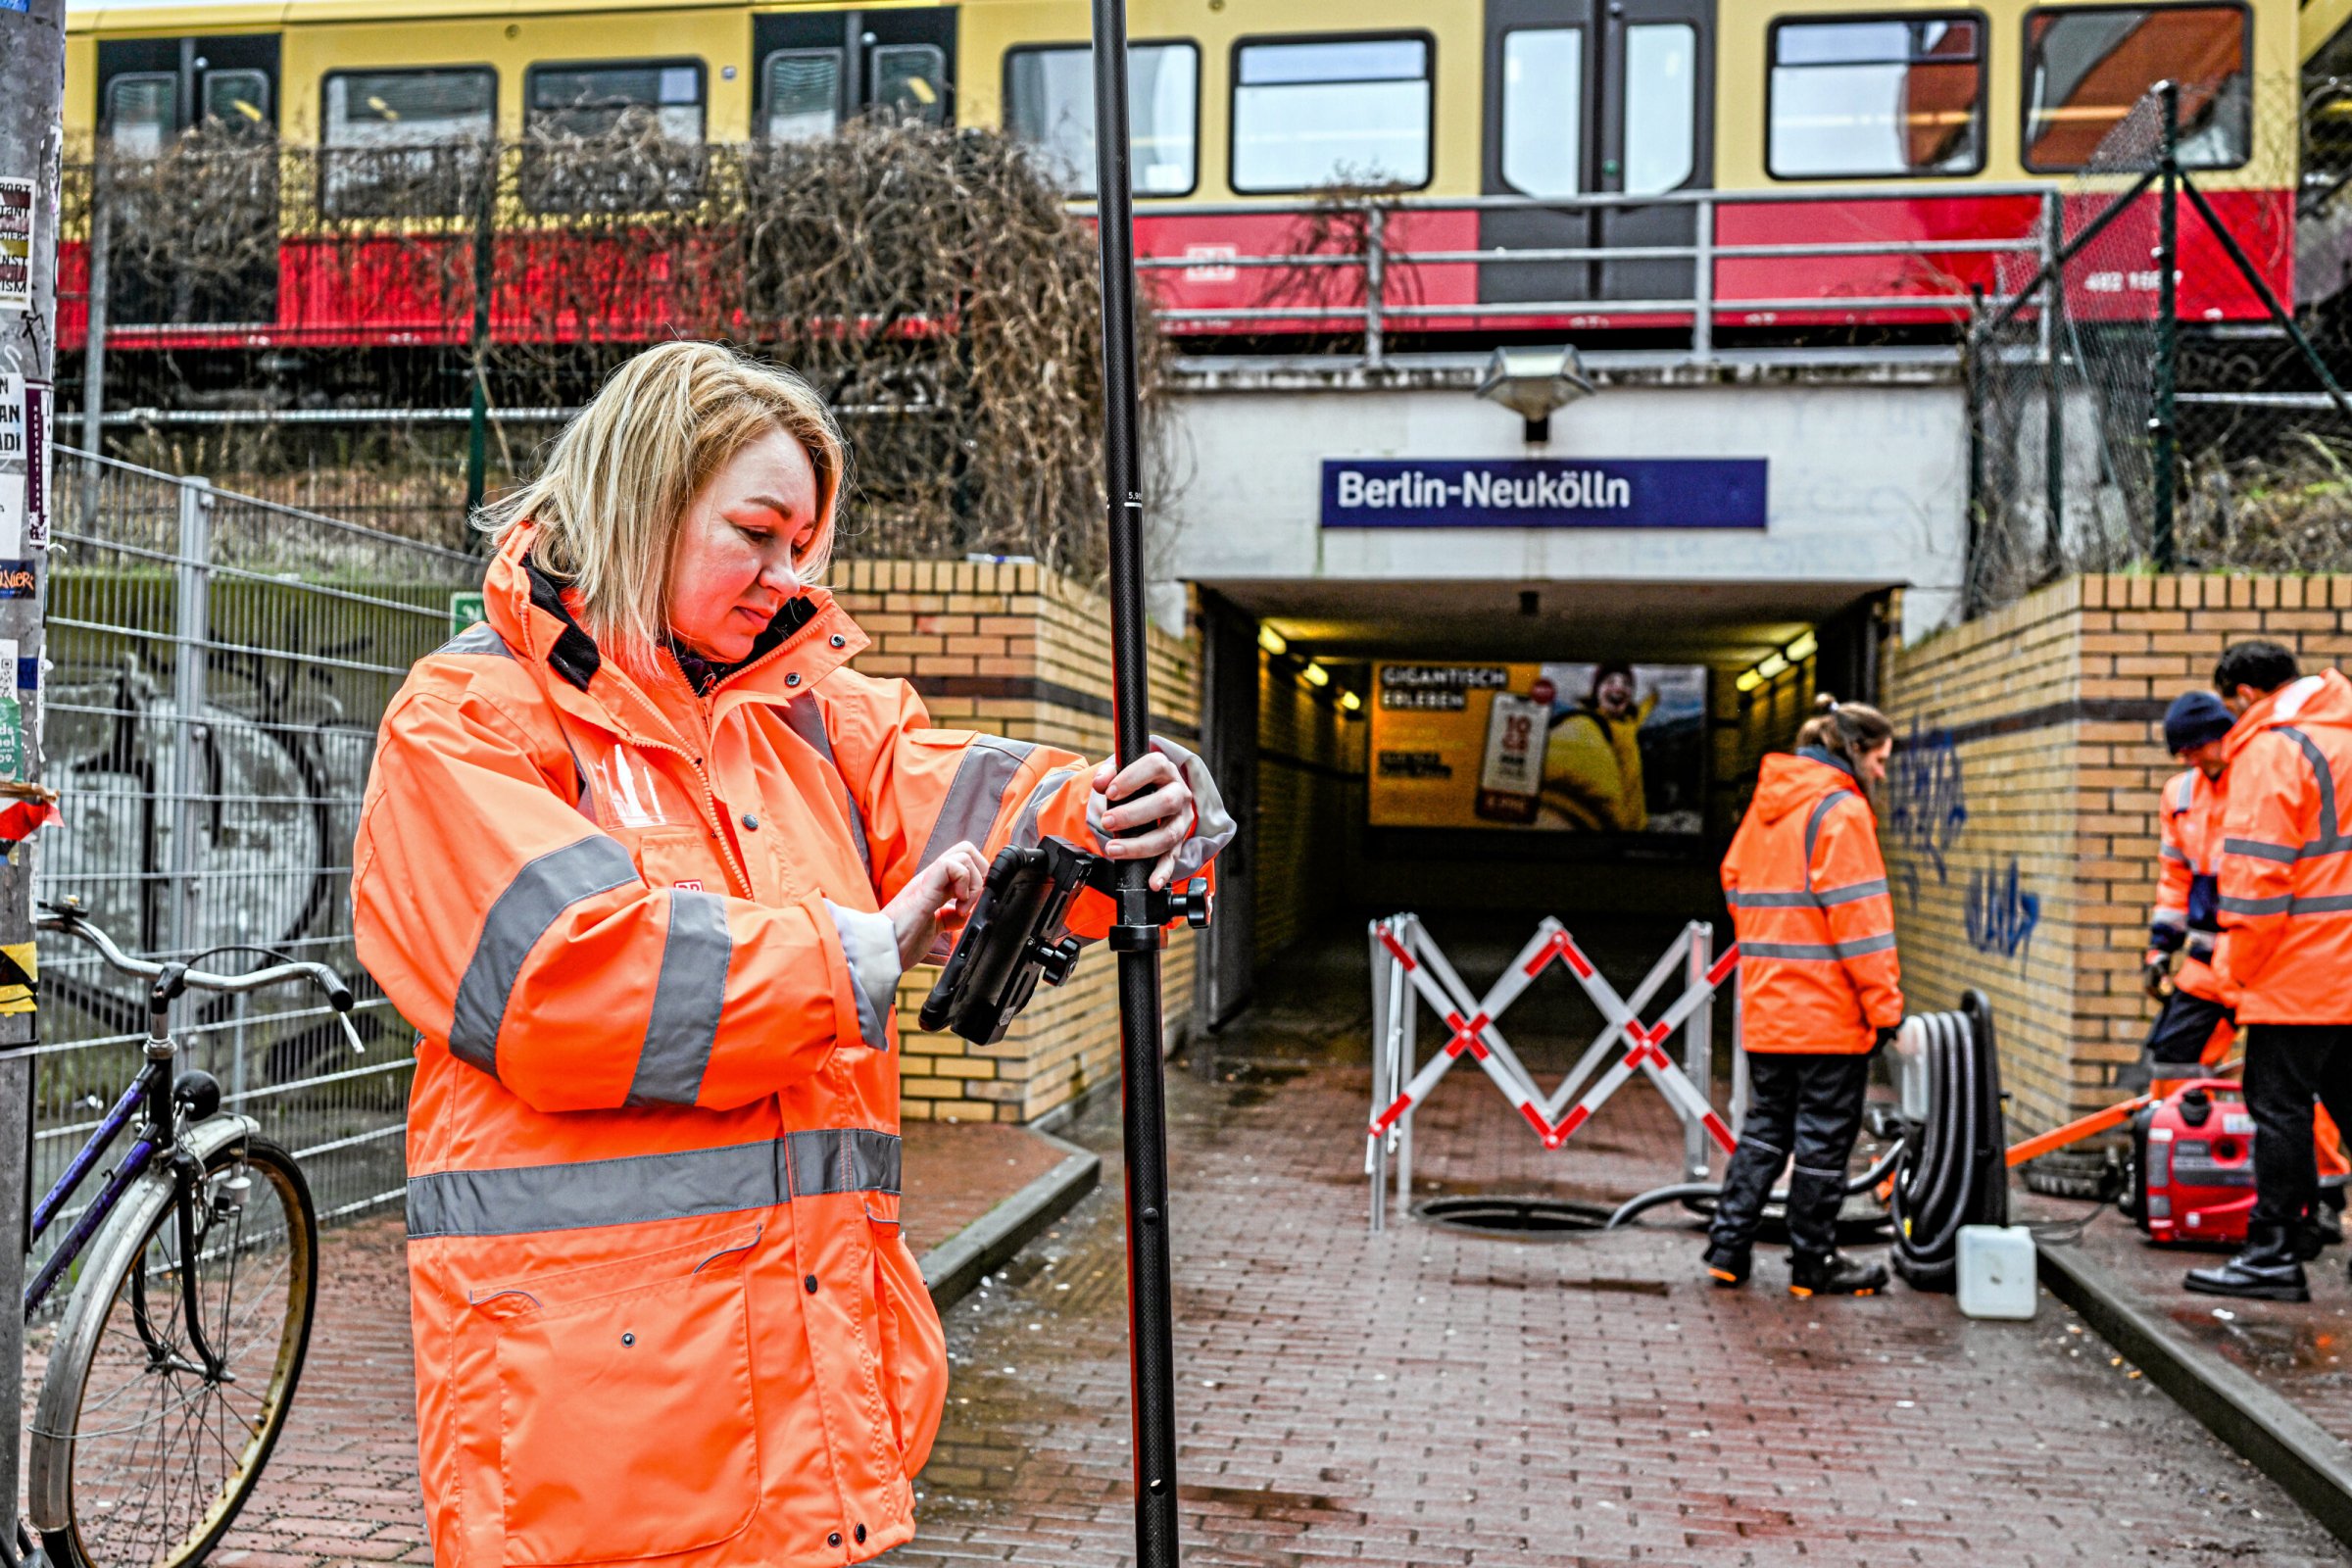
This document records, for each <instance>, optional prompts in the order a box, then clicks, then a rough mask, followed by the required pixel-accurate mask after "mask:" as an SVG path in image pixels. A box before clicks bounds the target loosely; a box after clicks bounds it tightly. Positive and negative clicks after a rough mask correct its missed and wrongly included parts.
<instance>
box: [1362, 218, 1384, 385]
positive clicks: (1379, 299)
mask: <svg viewBox="0 0 2352 1568" xmlns="http://www.w3.org/2000/svg"><path fill="white" fill-rule="evenodd" d="M1388 239H1389V214H1388V209H1386V208H1384V207H1382V206H1381V205H1380V203H1379V202H1377V201H1375V202H1374V203H1372V205H1371V207H1370V208H1369V209H1368V210H1367V211H1366V212H1365V214H1364V368H1366V369H1368V370H1377V369H1379V368H1381V365H1382V363H1383V362H1384V360H1385V359H1386V357H1387V341H1386V340H1387V336H1388V277H1389V255H1388Z"/></svg>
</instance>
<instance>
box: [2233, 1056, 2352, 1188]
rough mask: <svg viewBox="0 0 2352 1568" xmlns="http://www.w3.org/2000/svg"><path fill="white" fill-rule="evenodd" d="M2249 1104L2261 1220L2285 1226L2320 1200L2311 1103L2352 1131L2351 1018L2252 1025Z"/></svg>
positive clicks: (2247, 1075)
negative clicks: (2349, 1118)
mask: <svg viewBox="0 0 2352 1568" xmlns="http://www.w3.org/2000/svg"><path fill="white" fill-rule="evenodd" d="M2245 1089H2246V1109H2247V1111H2248V1112H2249V1113H2250V1114H2251V1115H2252V1116H2253V1118H2254V1134H2255V1136H2254V1211H2253V1212H2252V1213H2251V1214H2249V1215H2247V1216H2246V1218H2247V1220H2248V1221H2249V1222H2250V1223H2252V1224H2255V1225H2284V1224H2286V1223H2287V1222H2288V1221H2290V1220H2295V1219H2300V1218H2302V1216H2303V1214H2304V1212H2305V1211H2306V1210H2307V1209H2309V1208H2310V1207H2311V1205H2312V1204H2313V1203H2314V1202H2316V1201H2318V1200H2319V1196H2320V1170H2319V1164H2318V1162H2317V1161H2316V1160H2315V1159H2314V1158H2313V1157H2312V1152H2311V1103H2312V1101H2313V1100H2314V1099H2315V1098H2316V1099H2318V1100H2319V1101H2320V1102H2321V1103H2323V1104H2325V1105H2326V1106H2327V1114H2328V1115H2330V1116H2333V1117H2334V1118H2335V1124H2336V1125H2337V1126H2338V1127H2342V1128H2345V1129H2347V1130H2352V1121H2347V1120H2345V1117H2346V1116H2348V1115H2352V1024H2341V1023H2256V1024H2248V1025H2247V1026H2246V1073H2245Z"/></svg>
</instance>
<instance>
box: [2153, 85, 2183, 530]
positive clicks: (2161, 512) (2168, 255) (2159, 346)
mask: <svg viewBox="0 0 2352 1568" xmlns="http://www.w3.org/2000/svg"><path fill="white" fill-rule="evenodd" d="M2156 97H2157V101H2158V102H2159V103H2160V104H2161V105H2162V106H2163V114H2164V164H2163V173H2162V175H2161V177H2160V181H2159V186H2160V193H2159V195H2158V197H2157V207H2156V412H2155V414H2154V415H2153V416H2152V417H2150V418H2149V420H2148V434H2149V436H2150V441H2149V447H2150V451H2149V459H2150V462H2151V463H2152V465H2153V466H2154V468H2155V472H2154V473H2153V474H2152V475H2150V477H2151V478H2152V479H2153V480H2154V481H2155V491H2156V494H2155V506H2154V509H2153V516H2152V519H2151V522H2150V527H2149V534H2150V539H2149V545H2150V551H2149V553H2150V554H2151V555H2152V556H2153V557H2154V558H2155V562H2156V569H2157V570H2158V571H2170V570H2172V569H2173V565H2174V563H2175V562H2176V561H2177V560H2178V559H2179V556H2180V552H2179V549H2178V548H2177V546H2176V543H2175V540H2174V538H2173V466H2174V462H2175V451H2174V448H2175V446H2176V444H2177V435H2176V432H2175V430H2174V427H2173V389H2174V386H2175V384H2176V383H2177V382H2178V380H2179V368H2180V367H2179V363H2178V362H2179V360H2180V321H2179V316H2180V295H2179V291H2178V284H2177V282H2176V274H2177V273H2178V272H2179V270H2180V84H2179V83H2178V82H2171V81H2162V82H2158V83H2157V84H2156Z"/></svg>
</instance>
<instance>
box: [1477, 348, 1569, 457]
mask: <svg viewBox="0 0 2352 1568" xmlns="http://www.w3.org/2000/svg"><path fill="white" fill-rule="evenodd" d="M1478 395H1479V396H1480V397H1482V398H1485V399H1486V400H1487V401H1488V402H1489V403H1499V404H1501V405H1502V406H1503V407H1504V408H1506V409H1508V410H1510V411H1511V412H1512V413H1513V414H1516V415H1518V416H1519V417H1520V418H1521V419H1523V420H1525V421H1526V423H1527V444H1528V445H1529V446H1540V445H1542V444H1543V443H1544V442H1546V441H1548V440H1550V439H1551V417H1552V415H1553V413H1554V412H1556V411H1557V410H1560V409H1563V408H1566V407H1567V406H1568V405H1569V404H1571V403H1574V402H1575V401H1576V400H1577V399H1578V398H1589V397H1591V396H1592V395H1593V378H1592V377H1591V376H1589V375H1587V374H1585V362H1584V361H1583V360H1581V359H1579V358H1578V357H1577V353H1576V349H1575V347H1574V345H1572V344H1562V345H1561V346H1560V347H1558V348H1556V349H1496V350H1495V357H1494V358H1493V359H1491V360H1489V361H1488V362H1487V373H1486V374H1485V376H1483V377H1482V378H1481V379H1480V381H1479V383H1478Z"/></svg>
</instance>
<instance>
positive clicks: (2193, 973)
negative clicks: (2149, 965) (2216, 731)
mask: <svg viewBox="0 0 2352 1568" xmlns="http://www.w3.org/2000/svg"><path fill="white" fill-rule="evenodd" d="M2222 800H2223V792H2222V789H2221V787H2220V786H2219V785H2217V784H2216V783H2214V781H2213V780H2212V779H2209V778H2207V777H2206V776H2205V772H2204V770H2203V769H2202V768H2195V767H2192V768H2190V769H2188V770H2187V771H2186V772H2184V773H2181V774H2180V775H2179V776H2178V777H2175V778H2173V779H2171V780H2169V781H2167V783H2166V784H2165V786H2164V795H2163V807H2162V816H2161V823H2162V826H2161V830H2160V835H2159V842H2158V845H2157V851H2156V908H2155V912H2154V913H2153V914H2152V915H2151V916H2150V917H2149V921H2148V947H2149V955H2148V956H2149V957H2150V958H2151V959H2154V958H2156V957H2159V956H2163V955H2165V954H2168V953H2175V952H2177V953H2179V954H2180V968H2179V970H2177V971H2176V972H2175V973H2174V975H2173V984H2174V985H2176V986H2178V987H2180V989H2181V990H2182V991H2185V992H2187V993H2188V994H2189V995H2190V996H2192V997H2201V998H2203V999H2204V1000H2205V1001H2207V1002H2223V1003H2226V1002H2228V1001H2229V997H2228V995H2227V992H2226V990H2225V988H2224V987H2223V985H2222V981H2221V977H2220V976H2219V975H2217V974H2215V973H2214V972H2213V944H2214V938H2215V937H2216V935H2217V934H2218V933H2219V932H2220V929H2221V924H2220V921H2221V913H2220V909H2219V907H2218V901H2219V898H2220V885H2221V884H2220V877H2221V859H2222Z"/></svg>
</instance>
